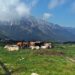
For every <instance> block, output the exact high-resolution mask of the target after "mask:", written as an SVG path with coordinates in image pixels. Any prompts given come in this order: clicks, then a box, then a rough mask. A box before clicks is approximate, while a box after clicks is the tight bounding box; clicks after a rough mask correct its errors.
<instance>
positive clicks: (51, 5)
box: [48, 0, 67, 9]
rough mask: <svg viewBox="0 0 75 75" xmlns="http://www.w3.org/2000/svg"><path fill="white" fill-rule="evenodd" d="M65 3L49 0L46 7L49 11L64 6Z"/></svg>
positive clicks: (64, 0) (60, 0)
mask: <svg viewBox="0 0 75 75" xmlns="http://www.w3.org/2000/svg"><path fill="white" fill-rule="evenodd" d="M66 1H67V0H50V3H49V4H48V7H49V9H53V8H56V7H57V6H60V5H62V4H64V3H65V2H66Z"/></svg>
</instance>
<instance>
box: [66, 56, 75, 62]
mask: <svg viewBox="0 0 75 75" xmlns="http://www.w3.org/2000/svg"><path fill="white" fill-rule="evenodd" d="M66 59H67V60H69V61H71V62H73V63H75V59H73V58H70V57H66Z"/></svg>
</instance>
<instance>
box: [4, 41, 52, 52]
mask: <svg viewBox="0 0 75 75" xmlns="http://www.w3.org/2000/svg"><path fill="white" fill-rule="evenodd" d="M4 48H5V49H7V50H8V51H18V50H19V49H21V48H30V49H32V50H33V49H50V48H53V45H52V43H47V42H40V41H36V42H17V43H16V44H15V45H14V44H13V45H5V47H4Z"/></svg>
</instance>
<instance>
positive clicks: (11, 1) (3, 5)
mask: <svg viewBox="0 0 75 75" xmlns="http://www.w3.org/2000/svg"><path fill="white" fill-rule="evenodd" d="M27 1H28V3H26V2H25V1H23V0H0V20H11V19H16V18H19V17H22V16H25V15H26V16H27V15H30V13H31V11H32V9H33V7H34V6H36V4H37V0H31V1H30V0H27ZM29 1H30V2H29Z"/></svg>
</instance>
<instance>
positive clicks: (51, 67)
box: [0, 44, 75, 75]
mask: <svg viewBox="0 0 75 75" xmlns="http://www.w3.org/2000/svg"><path fill="white" fill-rule="evenodd" d="M31 73H38V74H39V75H75V44H55V47H54V48H53V49H40V50H31V49H20V50H19V51H14V52H9V51H7V50H5V49H4V45H3V44H1V45H0V75H31Z"/></svg>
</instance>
